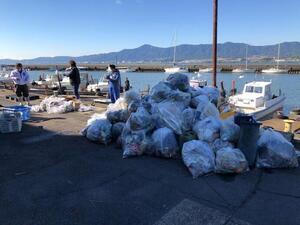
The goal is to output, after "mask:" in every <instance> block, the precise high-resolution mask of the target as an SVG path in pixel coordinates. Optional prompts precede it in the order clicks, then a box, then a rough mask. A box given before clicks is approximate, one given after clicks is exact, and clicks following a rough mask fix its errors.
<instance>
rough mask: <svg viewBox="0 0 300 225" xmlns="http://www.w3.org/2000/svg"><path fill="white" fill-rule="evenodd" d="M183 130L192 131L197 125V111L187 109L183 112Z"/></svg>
mask: <svg viewBox="0 0 300 225" xmlns="http://www.w3.org/2000/svg"><path fill="white" fill-rule="evenodd" d="M182 119H183V121H182V130H183V131H184V132H186V131H191V130H192V129H193V126H194V124H195V109H192V108H187V109H185V110H183V112H182Z"/></svg>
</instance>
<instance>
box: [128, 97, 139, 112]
mask: <svg viewBox="0 0 300 225" xmlns="http://www.w3.org/2000/svg"><path fill="white" fill-rule="evenodd" d="M140 106H141V102H140V101H137V100H134V101H131V102H130V104H129V105H128V112H129V113H130V114H131V113H133V112H136V111H137V109H138V108H139V107H140Z"/></svg>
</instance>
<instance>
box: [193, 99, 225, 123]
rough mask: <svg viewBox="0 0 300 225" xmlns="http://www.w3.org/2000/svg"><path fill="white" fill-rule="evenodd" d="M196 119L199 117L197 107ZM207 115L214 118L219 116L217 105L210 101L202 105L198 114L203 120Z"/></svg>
mask: <svg viewBox="0 0 300 225" xmlns="http://www.w3.org/2000/svg"><path fill="white" fill-rule="evenodd" d="M196 111H197V119H198V118H199V114H198V113H199V110H198V108H197V110H196ZM209 116H213V117H216V118H219V117H220V112H219V110H218V109H217V107H216V106H215V105H214V104H212V103H210V102H209V103H207V105H206V106H205V107H204V109H203V111H202V113H201V114H200V120H203V119H205V118H207V117H209Z"/></svg>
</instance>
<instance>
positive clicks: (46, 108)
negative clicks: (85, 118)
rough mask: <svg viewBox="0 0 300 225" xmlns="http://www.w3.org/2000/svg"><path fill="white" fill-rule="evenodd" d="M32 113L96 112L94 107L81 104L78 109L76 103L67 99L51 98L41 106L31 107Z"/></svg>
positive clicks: (42, 102)
mask: <svg viewBox="0 0 300 225" xmlns="http://www.w3.org/2000/svg"><path fill="white" fill-rule="evenodd" d="M30 110H31V112H36V113H38V112H47V113H49V114H61V113H68V112H73V111H79V112H87V111H94V107H93V106H86V105H83V104H82V103H80V105H79V107H78V108H77V106H76V104H75V102H74V101H67V100H66V99H65V98H61V97H55V96H50V97H47V98H45V99H44V100H43V101H41V103H40V104H39V105H33V106H31V109H30Z"/></svg>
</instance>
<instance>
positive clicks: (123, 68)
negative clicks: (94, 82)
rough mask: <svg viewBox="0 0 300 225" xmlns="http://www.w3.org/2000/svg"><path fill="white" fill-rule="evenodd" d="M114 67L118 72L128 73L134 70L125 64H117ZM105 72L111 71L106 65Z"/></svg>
mask: <svg viewBox="0 0 300 225" xmlns="http://www.w3.org/2000/svg"><path fill="white" fill-rule="evenodd" d="M116 69H118V70H119V72H120V73H130V72H135V71H136V69H134V68H130V67H126V66H117V67H116ZM106 72H111V69H110V68H109V67H107V70H106Z"/></svg>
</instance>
